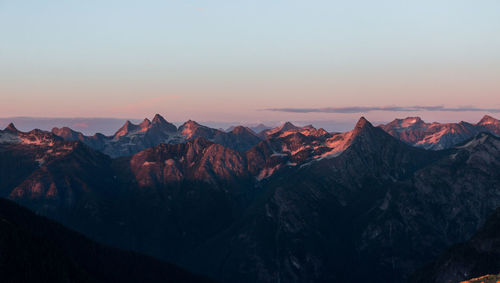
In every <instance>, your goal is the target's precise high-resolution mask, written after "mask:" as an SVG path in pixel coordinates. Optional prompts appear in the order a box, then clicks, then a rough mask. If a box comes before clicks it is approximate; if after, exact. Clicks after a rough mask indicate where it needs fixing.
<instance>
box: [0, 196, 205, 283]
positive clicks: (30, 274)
mask: <svg viewBox="0 0 500 283" xmlns="http://www.w3.org/2000/svg"><path fill="white" fill-rule="evenodd" d="M0 251H1V253H0V278H1V281H2V282H103V283H104V282H211V281H209V280H208V279H205V278H203V277H201V276H197V275H194V274H191V273H189V272H187V271H184V270H182V269H181V268H179V267H177V266H175V265H172V264H169V263H165V262H162V261H160V260H157V259H153V258H151V257H148V256H144V255H140V254H137V253H134V252H126V251H122V250H118V249H115V248H109V247H106V246H103V245H101V244H98V243H96V242H93V241H91V240H89V239H88V238H86V237H85V236H83V235H81V234H79V233H77V232H74V231H72V230H69V229H67V228H65V227H63V226H62V225H60V224H57V223H54V222H53V221H50V220H48V219H46V218H45V217H41V216H38V215H35V214H34V213H33V212H30V211H28V210H27V209H25V208H22V207H21V206H19V205H17V204H15V203H13V202H11V201H8V200H5V199H2V198H0Z"/></svg>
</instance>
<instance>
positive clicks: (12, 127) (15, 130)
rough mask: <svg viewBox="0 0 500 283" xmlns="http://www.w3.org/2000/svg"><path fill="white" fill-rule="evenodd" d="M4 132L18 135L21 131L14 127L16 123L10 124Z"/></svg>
mask: <svg viewBox="0 0 500 283" xmlns="http://www.w3.org/2000/svg"><path fill="white" fill-rule="evenodd" d="M4 131H8V132H12V133H17V132H19V130H18V129H17V128H16V126H14V123H9V125H8V126H7V127H6V128H5V130H4Z"/></svg>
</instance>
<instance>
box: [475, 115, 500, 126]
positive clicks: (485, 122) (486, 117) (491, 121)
mask: <svg viewBox="0 0 500 283" xmlns="http://www.w3.org/2000/svg"><path fill="white" fill-rule="evenodd" d="M477 124H478V125H491V124H500V121H499V120H497V119H495V118H493V117H491V116H489V115H484V117H483V118H482V119H481V121H479V122H478V123H477Z"/></svg>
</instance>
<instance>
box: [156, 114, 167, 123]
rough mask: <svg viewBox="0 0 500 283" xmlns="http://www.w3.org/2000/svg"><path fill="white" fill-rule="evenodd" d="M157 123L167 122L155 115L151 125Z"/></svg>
mask: <svg viewBox="0 0 500 283" xmlns="http://www.w3.org/2000/svg"><path fill="white" fill-rule="evenodd" d="M157 123H167V121H166V120H165V118H163V117H162V116H161V115H160V114H156V115H155V116H154V117H153V124H157Z"/></svg>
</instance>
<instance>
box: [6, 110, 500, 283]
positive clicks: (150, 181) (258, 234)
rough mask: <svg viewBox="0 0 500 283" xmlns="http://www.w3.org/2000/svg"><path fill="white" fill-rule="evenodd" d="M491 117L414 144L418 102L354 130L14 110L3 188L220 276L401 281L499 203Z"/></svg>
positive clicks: (421, 134)
mask: <svg viewBox="0 0 500 283" xmlns="http://www.w3.org/2000/svg"><path fill="white" fill-rule="evenodd" d="M495 121H497V120H495V119H493V118H491V119H490V118H485V119H483V120H482V122H480V123H478V124H475V125H472V124H468V125H466V124H462V126H463V127H462V128H463V129H473V128H474V129H476V130H470V131H471V133H470V134H471V136H470V137H469V138H468V139H465V140H464V137H465V136H464V137H462V138H460V139H458V138H457V139H455V138H447V139H446V140H447V142H449V141H450V140H453V141H456V142H457V144H452V143H454V142H450V143H449V144H446V145H444V141H445V138H444V137H445V136H446V135H441V136H440V137H441V138H438V139H436V141H437V142H438V143H439V142H441V141H442V142H443V143H441V145H440V146H442V147H446V149H443V150H437V146H436V148H433V150H429V149H426V147H424V146H420V145H418V144H417V143H418V141H421V140H425V136H428V135H432V134H431V132H432V131H430V130H429V131H430V132H429V131H428V130H422V129H424V128H425V129H430V128H433V127H437V126H436V125H434V126H425V125H428V124H425V123H424V122H423V121H421V120H419V119H418V118H414V119H410V120H406V121H403V120H401V121H398V122H397V123H396V122H393V123H391V124H392V126H391V127H390V128H388V127H385V126H381V127H375V126H373V125H372V124H371V123H370V122H369V121H367V120H366V119H365V118H360V119H359V121H358V122H357V124H356V125H355V127H354V128H353V129H352V130H351V131H348V132H345V133H329V132H327V131H325V130H323V129H316V128H314V127H312V126H305V127H298V126H296V125H293V124H292V123H285V124H284V125H282V126H280V127H276V128H273V129H270V130H265V131H263V132H261V133H259V134H255V133H254V132H253V131H252V130H250V129H248V128H246V127H235V128H233V129H232V130H231V132H224V131H220V130H217V129H212V128H209V127H205V126H202V125H199V124H198V123H196V122H194V121H188V122H186V123H184V124H183V125H182V126H180V127H179V128H176V127H175V126H174V125H172V124H170V123H168V122H166V121H165V120H164V119H162V118H161V117H160V116H157V117H155V118H154V119H153V120H152V121H149V120H147V119H145V120H144V121H143V122H142V123H141V124H139V125H134V124H132V123H126V124H125V125H124V127H122V128H121V129H120V130H119V131H117V132H116V134H115V135H113V136H111V137H106V136H102V135H96V136H93V137H86V136H83V135H81V134H79V133H76V132H73V131H71V130H70V129H54V130H53V131H52V133H48V132H41V131H34V132H33V131H32V132H29V133H21V132H19V131H17V130H15V128H14V127H13V126H10V127H8V128H7V129H5V130H3V131H0V141H1V142H0V157H1V158H0V176H1V178H0V185H1V190H0V194H1V196H2V197H5V198H9V199H11V200H14V201H16V202H17V203H19V204H22V205H24V206H26V207H28V208H30V209H31V210H33V211H35V212H37V213H39V214H41V215H44V216H46V217H48V218H50V219H53V220H56V221H58V222H60V223H62V224H63V225H65V226H68V227H69V228H71V229H74V230H76V231H78V232H80V233H83V234H84V235H86V236H88V237H90V238H92V239H93V240H97V241H99V242H102V243H104V244H107V245H111V246H114V247H118V248H121V249H126V250H133V251H136V252H141V253H145V254H147V255H149V256H153V257H156V258H159V259H162V260H167V261H169V262H173V263H175V264H178V265H180V266H182V267H183V268H185V269H187V270H189V271H192V272H194V273H197V274H202V275H205V276H208V277H210V278H213V279H215V280H218V281H221V282H332V281H335V282H362V281H369V282H404V281H405V280H407V279H408V278H410V275H411V274H414V273H415V272H416V271H417V270H420V268H421V267H422V266H424V265H425V264H427V263H428V262H431V261H432V260H435V259H436V258H437V257H438V256H439V255H440V254H441V253H442V252H443V251H445V250H446V249H447V248H449V247H450V246H451V245H453V244H456V243H459V242H463V241H466V240H467V239H469V238H470V237H472V235H474V233H475V232H476V231H477V229H478V228H479V227H480V226H481V225H483V224H484V223H485V221H486V219H487V217H488V216H489V215H490V214H491V213H493V211H495V209H497V208H498V207H500V198H498V195H500V174H499V173H498V172H500V161H499V160H500V140H499V138H497V137H496V136H495V135H494V134H492V133H493V132H494V131H495V129H496V125H497V122H495ZM431 125H432V124H431ZM469 125H472V126H469ZM386 126H387V125H386ZM426 127H430V128H426ZM455 127H459V126H456V125H455V126H450V125H447V126H442V127H441V128H442V129H446V131H448V129H455ZM459 128H460V127H459ZM462 128H460V129H462ZM479 129H481V130H479ZM486 129H488V132H486ZM464 131H465V130H464ZM452 132H453V131H452ZM472 132H474V134H472ZM453 133H455V132H453ZM467 133H469V132H467ZM495 134H496V132H495ZM33 141H36V142H33ZM101 141H102V142H101ZM93 142H95V143H93ZM413 145H417V146H413ZM499 272H500V270H499ZM412 278H413V277H412Z"/></svg>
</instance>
